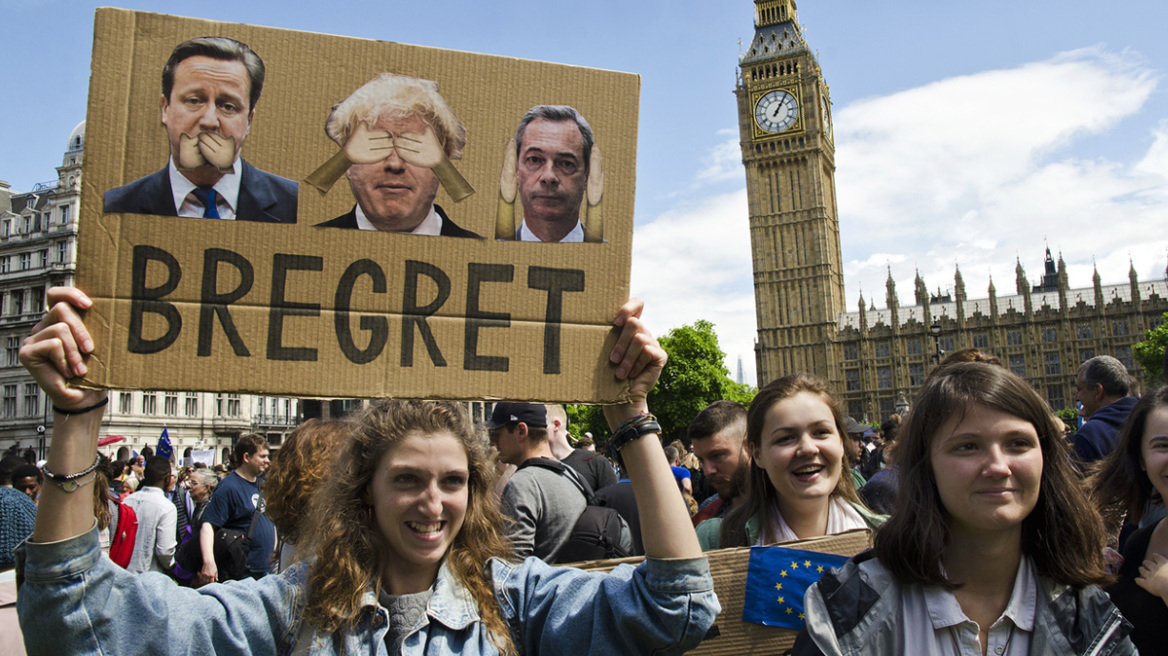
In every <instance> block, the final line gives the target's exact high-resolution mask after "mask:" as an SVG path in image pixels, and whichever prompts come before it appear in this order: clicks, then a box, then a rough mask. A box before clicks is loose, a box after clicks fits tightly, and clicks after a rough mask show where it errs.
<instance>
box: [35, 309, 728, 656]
mask: <svg viewBox="0 0 1168 656" xmlns="http://www.w3.org/2000/svg"><path fill="white" fill-rule="evenodd" d="M48 300H49V303H50V307H51V309H50V310H49V313H48V315H47V316H46V318H45V319H44V320H43V321H42V322H41V323H40V324H39V325H38V326H37V327H36V330H35V331H34V335H33V337H31V338H30V339H28V340H26V342H25V344H24V346H23V347H22V349H21V362H23V363H24V364H25V366H26V367H27V368H28V370H29V371H30V372H31V373H32V374H33V376H34V377H35V378H36V379H37V382H38V383H39V384H40V385H41V387H42V389H44V390H45V392H46V393H47V394H48V396H49V398H50V400H51V402H52V403H53V405H54V406H55V408H56V410H55V411H54V412H56V416H55V419H54V426H55V429H56V435H55V436H54V440H53V443H52V448H51V450H50V453H49V458H48V464H47V467H48V469H49V470H51V471H52V472H53V473H54V474H56V475H58V476H60V475H63V474H70V475H71V474H75V473H78V472H83V471H84V470H85V468H86V467H87V466H88V464H89V462H91V461H92V460H93V454H94V453H95V451H96V445H97V438H98V433H99V429H100V425H101V414H102V413H101V412H100V411H99V410H100V409H101V408H102V407H103V406H104V404H105V400H106V393H105V392H104V391H99V390H89V389H81V388H76V387H71V386H69V385H68V379H69V378H71V377H72V376H74V375H84V373H85V371H86V367H85V363H84V359H85V357H84V356H85V354H87V353H91V352H92V351H93V343H92V340H91V339H90V337H89V334H88V332H87V331H86V330H85V327H84V324H83V323H82V322H81V320H80V317H79V316H78V314H77V311H76V309H75V308H80V309H85V308H88V307H89V306H90V302H89V300H88V298H87V297H85V296H84V294H82V293H81V292H79V291H78V290H75V289H66V288H55V289H53V290H50V291H49V293H48ZM640 309H641V306H640V304H639V303H630V304H627V305H626V306H624V307H623V308H621V311H620V313H619V314H618V316H617V319H616V321H615V323H616V325H617V326H619V327H621V334H620V336H619V337H618V339H617V345H616V347H615V349H614V351H613V352H612V355H611V356H610V360H611V361H612V362H613V363H614V365H615V366H616V369H615V374H616V376H617V377H618V378H622V379H627V380H628V381H629V398H630V401H629V403H627V404H622V405H617V406H608V407H606V408H605V415H606V417H607V418H608V421H609V424H610V426H612V427H613V428H614V429H615V430H614V436H613V439H612V442H611V443H613V444H620V445H621V448H620V453H621V456H622V457H623V459H624V462H625V466H626V467H627V469H628V472H629V474H630V477H631V479H632V483H633V486H634V488H635V490H636V497H637V501H638V504H639V506H640V509H641V511H642V516H643V518H644V519H643V520H642V523H643V526H645V528H646V533H645V551H646V554H647V559H646V561H645V562H644V563H642V564H641V565H639V566H637V567H636V568H634V567H631V566H629V565H621V566H619V567H617V568H616V569H615V570H613V571H612V572H609V573H600V572H585V571H582V570H578V569H573V568H570V567H551V566H549V565H547V564H545V563H543V562H542V561H540V560H538V559H535V558H528V559H527V560H524V561H522V562H517V561H516V560H515V559H514V558H512V557H511V556H510V549H509V547H508V544H507V543H506V542H505V541H504V539H503V537H502V534H501V532H500V531H501V520H502V517H501V516H500V514H499V510H498V506H497V503H498V502H497V499H496V498H495V496H494V495H493V494H491V492H490V489H489V485H490V478H489V474H488V467H487V464H486V459H485V457H484V456H483V453H482V449H481V445H480V444H479V443H478V442H477V441H476V440H475V439H474V437H473V435H472V433H471V430H470V423H469V420H468V419H467V417H466V416H465V415H464V414H463V412H462V410H461V409H459V408H458V407H457V406H455V405H453V404H450V403H435V402H423V401H384V402H380V403H376V404H374V405H373V406H372V407H371V408H370V409H368V410H366V411H365V412H364V413H363V414H361V415H360V416H359V417H358V418H357V419H356V420H355V421H354V423H353V430H352V435H351V437H350V438H349V442H348V445H347V447H346V448H345V449H344V450H343V452H342V455H341V460H340V463H341V464H340V469H339V471H338V473H337V475H336V476H335V477H334V479H333V480H332V481H330V482H329V483H328V485H327V489H326V490H325V493H324V494H320V495H316V496H315V499H314V502H313V504H311V505H310V511H309V515H310V523H312V524H314V526H313V527H312V528H311V529H310V530H308V531H306V532H305V534H304V536H305V544H306V545H312V550H311V553H313V554H314V560H313V561H311V562H306V563H301V564H299V565H297V566H296V567H293V568H291V569H289V570H288V571H287V572H284V573H282V574H280V575H276V576H267V577H264V578H262V579H259V580H245V581H233V582H228V583H226V584H211V585H207V586H204V587H202V588H200V589H198V590H190V589H186V588H178V587H175V586H174V585H173V583H171V582H170V581H169V579H167V578H166V577H163V576H161V575H152V574H150V573H146V574H143V575H140V576H135V575H132V574H129V573H128V572H125V571H124V570H121V569H120V568H117V567H115V566H114V565H113V564H112V563H110V562H109V561H108V560H103V559H101V558H100V557H99V552H98V550H97V536H96V533H95V532H94V529H93V524H94V520H93V504H92V500H91V499H88V498H86V497H87V496H88V495H76V494H73V492H72V491H71V490H70V488H73V489H74V490H75V489H76V486H75V485H73V483H75V482H77V483H81V484H85V483H88V481H87V479H86V477H85V476H75V477H74V478H72V479H69V480H68V481H65V482H64V483H63V484H62V483H50V484H49V485H48V486H47V490H46V492H45V495H44V497H43V501H42V506H41V508H40V510H39V512H38V516H37V524H36V529H35V530H34V532H33V536H32V538H31V540H30V541H29V542H27V543H26V544H24V545H23V546H22V547H21V550H22V560H23V562H24V565H23V576H24V584H23V587H22V588H21V597H20V600H19V602H18V610H19V612H20V615H21V619H22V627H23V629H24V635H25V639H26V646H27V647H28V648H29V651H30V652H38V653H39V652H46V653H48V652H53V653H118V654H123V653H151V654H187V653H212V652H214V653H228V652H230V653H251V654H291V653H295V654H315V655H321V656H324V655H331V654H340V653H345V654H357V655H360V654H377V655H382V654H389V653H403V654H498V653H503V654H513V653H527V654H534V653H555V652H557V651H560V650H573V651H576V652H577V653H591V654H616V653H629V654H640V653H656V654H674V653H681V652H684V651H686V650H687V649H690V648H692V647H694V646H696V645H697V643H698V642H699V641H700V640H701V639H702V638H703V637H704V636H705V634H706V631H707V630H708V629H709V627H710V626H711V625H712V623H713V620H714V617H715V616H716V615H717V614H718V612H719V611H720V608H719V606H718V602H717V599H716V597H715V595H714V592H713V582H712V580H711V578H710V573H709V566H708V563H707V562H706V560H705V558H703V557H702V555H701V549H700V548H699V546H698V543H697V539H696V537H695V536H694V533H693V529H692V527H691V525H690V524H689V522H688V521H687V519H688V513H687V512H686V510H685V507H684V506H683V505H682V502H681V499H680V498H679V496H678V494H677V487H676V485H675V483H674V481H673V476H672V474H671V473H670V470H669V467H668V465H667V463H666V462H665V458H664V454H663V452H662V449H661V444H660V442H659V440H658V438H657V437H656V433H657V432H659V430H660V428H659V427H658V426H657V425H656V423H655V421H652V420H651V419H650V417H651V415H648V409H647V406H646V401H645V399H646V397H647V395H648V393H649V391H650V390H651V389H652V387H653V384H654V383H655V382H656V380H657V377H658V376H659V375H660V373H661V369H662V367H663V366H664V364H665V352H664V350H662V349H661V347H660V346H659V345H658V344H657V342H656V340H654V339H653V338H652V337H651V336H650V335H649V334H648V333H647V332H646V331H645V330H644V326H643V324H642V323H641V322H640V320H639V318H638V317H639V315H640ZM618 426H620V428H619V429H618V428H616V427H618ZM63 574H64V575H63ZM411 618H412V619H413V621H410V619H411Z"/></svg>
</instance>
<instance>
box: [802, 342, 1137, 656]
mask: <svg viewBox="0 0 1168 656" xmlns="http://www.w3.org/2000/svg"><path fill="white" fill-rule="evenodd" d="M897 462H898V463H900V481H901V482H900V491H899V498H898V500H897V511H896V512H895V513H894V514H893V515H892V516H891V518H890V519H889V520H888V523H887V524H885V525H884V527H883V528H881V529H880V531H879V532H878V533H877V534H876V547H875V549H874V550H872V551H868V552H865V553H863V554H860V555H859V556H856V557H855V558H853V559H852V560H851V561H849V562H848V563H847V564H846V565H844V567H843V568H841V569H839V570H831V572H829V573H828V574H826V575H824V577H823V578H822V579H820V580H819V582H818V583H816V584H815V585H814V586H812V587H811V588H810V589H809V590H808V591H807V596H806V614H807V624H806V627H805V628H804V630H803V632H802V633H801V634H800V635H799V638H798V639H797V640H796V642H795V647H794V650H793V652H792V653H794V654H799V655H800V656H806V655H810V654H905V653H922V654H923V653H928V654H983V655H984V654H987V653H988V654H995V655H1002V656H1010V655H1013V654H1113V655H1114V654H1132V653H1135V649H1134V647H1133V646H1132V643H1131V641H1130V640H1129V639H1128V637H1127V634H1128V631H1129V629H1130V625H1128V624H1127V622H1126V621H1125V620H1124V619H1123V617H1122V616H1121V615H1120V613H1119V611H1117V610H1116V609H1115V607H1114V606H1112V605H1111V602H1110V601H1109V600H1108V599H1107V595H1106V594H1104V593H1103V591H1102V590H1100V589H1099V588H1098V587H1096V585H1098V584H1102V583H1106V582H1107V581H1108V576H1107V574H1106V572H1105V571H1104V569H1103V547H1104V545H1105V540H1104V531H1103V521H1102V519H1101V518H1100V517H1099V513H1098V512H1097V511H1096V510H1095V508H1094V506H1092V505H1091V504H1090V502H1089V501H1088V500H1087V496H1086V494H1085V492H1084V490H1083V488H1082V486H1081V485H1080V483H1079V481H1078V479H1077V477H1076V475H1075V473H1074V471H1073V469H1072V466H1071V464H1070V462H1069V460H1068V449H1067V446H1066V442H1065V440H1064V439H1063V436H1062V426H1061V422H1059V421H1058V419H1057V418H1055V416H1054V415H1053V414H1051V411H1050V409H1049V408H1048V407H1047V405H1046V402H1045V401H1043V400H1042V398H1040V397H1039V396H1038V394H1037V393H1035V391H1034V390H1033V389H1032V388H1031V387H1030V385H1028V384H1027V383H1026V381H1024V380H1022V379H1021V378H1018V377H1017V376H1015V375H1014V374H1012V373H1010V372H1009V371H1008V370H1006V369H1004V368H1002V367H1000V366H995V365H992V364H986V363H982V362H966V363H959V364H953V365H947V366H944V367H942V368H940V369H938V370H937V371H935V372H934V373H933V375H932V376H931V377H930V378H929V380H928V381H926V383H925V387H924V389H923V390H922V391H921V394H920V396H919V397H918V398H917V401H916V403H915V404H914V406H913V409H912V412H911V413H910V415H909V418H908V424H907V427H906V428H905V430H904V434H903V435H902V437H901V438H900V439H899V440H898V446H897Z"/></svg>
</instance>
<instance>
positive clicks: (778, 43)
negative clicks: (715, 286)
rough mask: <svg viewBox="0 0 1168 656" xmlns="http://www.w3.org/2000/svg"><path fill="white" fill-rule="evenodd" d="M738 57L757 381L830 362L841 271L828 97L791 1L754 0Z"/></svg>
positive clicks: (833, 365)
mask: <svg viewBox="0 0 1168 656" xmlns="http://www.w3.org/2000/svg"><path fill="white" fill-rule="evenodd" d="M754 4H755V21H754V25H755V30H754V39H753V40H752V42H751V44H750V48H749V49H748V50H747V51H746V53H745V54H743V55H742V57H741V60H740V62H739V73H738V84H737V85H736V88H735V94H736V95H737V98H738V125H739V130H740V133H741V144H742V162H743V164H744V165H745V167H746V189H747V197H748V199H749V201H748V202H749V209H750V239H751V250H752V252H753V258H754V296H755V305H756V313H757V316H758V341H757V343H756V345H755V358H756V360H757V366H758V382H759V384H760V385H763V384H765V383H767V382H769V381H770V380H772V379H774V378H776V377H778V376H781V375H783V374H786V373H791V372H798V371H803V372H810V373H815V374H817V375H819V376H821V377H823V378H825V379H830V378H832V377H833V376H832V373H833V372H834V371H836V369H837V365H838V361H839V354H838V353H837V350H838V349H837V347H836V346H835V335H836V330H837V326H836V319H837V317H838V315H839V314H840V313H842V312H844V278H843V264H842V256H841V252H840V240H839V217H838V214H837V212H836V199H835V146H834V144H833V142H832V130H831V97H830V95H829V92H828V87H827V83H826V82H824V79H823V74H822V72H821V71H820V68H819V63H818V62H817V61H816V59H815V56H814V55H813V54H812V52H811V50H810V49H809V48H808V46H807V43H806V41H804V39H803V33H802V28H801V27H800V25H799V20H798V17H797V15H796V6H795V0H755V3H754Z"/></svg>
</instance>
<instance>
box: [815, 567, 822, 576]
mask: <svg viewBox="0 0 1168 656" xmlns="http://www.w3.org/2000/svg"><path fill="white" fill-rule="evenodd" d="M815 571H817V572H819V573H820V574H822V573H823V565H820V566H819V567H816V568H815Z"/></svg>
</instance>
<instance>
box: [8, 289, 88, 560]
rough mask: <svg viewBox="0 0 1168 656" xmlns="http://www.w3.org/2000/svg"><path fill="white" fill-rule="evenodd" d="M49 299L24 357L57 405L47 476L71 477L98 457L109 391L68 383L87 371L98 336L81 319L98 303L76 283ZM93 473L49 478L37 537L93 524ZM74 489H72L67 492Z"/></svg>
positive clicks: (51, 537)
mask: <svg viewBox="0 0 1168 656" xmlns="http://www.w3.org/2000/svg"><path fill="white" fill-rule="evenodd" d="M46 300H47V302H48V305H49V311H48V312H47V313H46V314H45V317H44V319H42V320H41V322H40V323H38V324H37V325H36V326H35V327H34V328H33V334H32V336H31V337H29V338H27V339H25V340H24V344H22V345H21V347H20V362H21V364H23V365H24V368H25V369H28V371H29V373H31V374H32V377H33V378H34V379H35V380H36V382H37V385H40V387H41V389H43V390H44V391H45V394H46V395H47V396H48V398H49V402H50V403H52V405H53V439H52V443H51V445H50V447H49V457H48V461H47V462H46V464H45V468H46V469H47V471H46V475H47V474H49V473H50V472H51V473H52V474H53V475H55V476H58V477H59V476H70V475H73V474H77V473H79V472H82V471H85V470H86V469H88V468H90V467H91V466H92V465H93V464H94V462H95V460H96V458H97V438H98V430H99V429H100V428H101V417H102V414H104V404H105V402H106V392H105V391H104V390H90V389H81V388H78V387H70V386H69V379H70V378H73V377H76V376H84V375H85V373H86V371H87V368H86V365H85V361H86V360H87V359H88V357H89V354H90V353H92V352H93V339H92V338H91V337H90V336H89V331H88V330H86V329H85V324H84V322H83V321H82V319H81V313H83V312H84V311H85V310H87V309H89V308H90V307H91V306H92V305H93V302H92V301H90V300H89V297H88V296H86V295H85V294H84V293H83V292H82V291H81V290H79V289H75V288H72V287H54V288H52V289H50V290H49V291H48V294H47V295H46ZM94 476H95V474H94V473H88V474H85V475H83V476H79V477H77V478H74V479H71V480H68V481H61V482H60V483H57V482H54V480H52V479H51V478H49V477H46V480H45V485H44V487H43V489H42V490H41V497H40V506H39V508H38V509H37V519H36V528H35V529H34V530H33V533H32V540H33V542H55V541H57V540H64V539H66V538H71V537H74V536H77V535H81V534H82V533H85V532H86V531H89V530H90V529H91V528H92V527H93V522H94V516H93V488H91V487H89V486H90V485H93V484H94V481H93V479H94ZM74 484H76V487H74ZM70 488H72V489H73V491H66V490H67V489H70Z"/></svg>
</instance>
